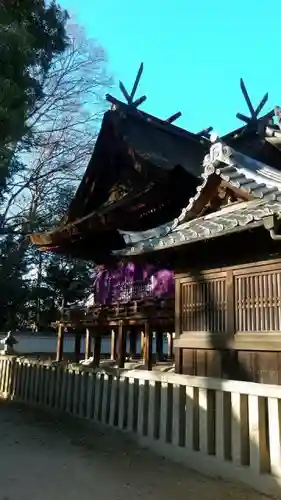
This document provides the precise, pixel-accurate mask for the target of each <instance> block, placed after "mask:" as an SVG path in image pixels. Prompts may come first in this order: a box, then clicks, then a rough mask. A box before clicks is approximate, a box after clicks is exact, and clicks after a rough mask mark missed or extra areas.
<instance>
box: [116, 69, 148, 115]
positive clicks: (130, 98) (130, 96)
mask: <svg viewBox="0 0 281 500" xmlns="http://www.w3.org/2000/svg"><path fill="white" fill-rule="evenodd" d="M142 72H143V63H141V64H140V67H139V70H138V72H137V76H136V78H135V81H134V84H133V88H132V90H131V93H130V94H129V92H127V90H126V87H125V85H124V84H123V83H122V82H121V81H120V82H119V88H120V90H121V92H122V94H123V96H124V97H125V99H126V101H127V103H128V104H129V106H134V107H135V108H137V107H138V106H140V105H141V104H142V103H143V102H144V101H146V96H145V95H143V96H142V97H139V99H136V100H135V101H134V97H135V93H136V91H137V88H138V86H139V83H140V79H141V75H142Z"/></svg>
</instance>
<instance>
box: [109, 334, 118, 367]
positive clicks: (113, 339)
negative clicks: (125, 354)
mask: <svg viewBox="0 0 281 500" xmlns="http://www.w3.org/2000/svg"><path fill="white" fill-rule="evenodd" d="M116 337H117V335H116V329H115V328H112V330H111V342H110V359H112V361H114V360H115V359H116V358H117V352H116V351H117V349H116V346H117V339H116Z"/></svg>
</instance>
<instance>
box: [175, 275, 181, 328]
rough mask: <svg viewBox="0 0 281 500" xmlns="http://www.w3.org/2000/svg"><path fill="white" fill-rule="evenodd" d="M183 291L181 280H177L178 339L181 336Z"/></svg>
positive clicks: (176, 319)
mask: <svg viewBox="0 0 281 500" xmlns="http://www.w3.org/2000/svg"><path fill="white" fill-rule="evenodd" d="M181 289H182V285H181V282H180V280H179V279H175V334H176V338H179V337H180V334H181V309H182V308H181V299H182V297H181Z"/></svg>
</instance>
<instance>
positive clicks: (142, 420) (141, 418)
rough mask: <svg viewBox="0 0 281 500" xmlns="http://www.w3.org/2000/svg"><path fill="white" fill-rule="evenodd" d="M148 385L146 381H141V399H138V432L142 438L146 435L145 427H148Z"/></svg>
mask: <svg viewBox="0 0 281 500" xmlns="http://www.w3.org/2000/svg"><path fill="white" fill-rule="evenodd" d="M147 391H148V385H147V384H146V383H145V380H141V379H140V380H139V397H138V425H137V432H138V434H140V435H141V436H143V435H144V432H145V427H146V420H147V415H146V411H145V410H146V399H147V397H148V392H147Z"/></svg>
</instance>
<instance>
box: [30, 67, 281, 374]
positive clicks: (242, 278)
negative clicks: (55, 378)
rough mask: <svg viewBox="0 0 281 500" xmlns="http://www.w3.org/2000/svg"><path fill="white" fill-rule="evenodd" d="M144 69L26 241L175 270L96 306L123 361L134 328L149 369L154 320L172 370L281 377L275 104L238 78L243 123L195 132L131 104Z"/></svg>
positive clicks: (279, 133) (99, 322) (280, 212)
mask: <svg viewBox="0 0 281 500" xmlns="http://www.w3.org/2000/svg"><path fill="white" fill-rule="evenodd" d="M141 70H142V68H140V72H139V74H138V76H137V79H136V82H135V85H134V87H133V90H132V92H131V94H129V93H128V92H127V91H126V89H124V86H123V85H122V84H121V89H122V90H123V94H124V96H125V97H126V100H127V104H124V103H121V102H120V101H117V100H116V99H114V98H112V97H111V96H108V100H109V101H110V102H111V103H112V109H111V110H110V111H108V112H107V113H106V114H105V116H104V119H103V123H102V127H101V131H100V134H99V137H98V139H97V142H96V146H95V150H94V153H93V156H92V159H91V161H90V163H89V166H88V168H87V170H86V172H85V175H84V177H83V180H82V182H81V185H80V186H79V188H78V191H77V193H76V196H75V198H74V200H73V201H72V202H71V204H70V207H69V210H68V213H67V214H66V216H65V217H64V219H63V221H62V222H61V224H60V226H59V227H58V228H56V229H54V231H52V232H48V233H43V234H37V235H31V241H32V242H33V243H34V244H36V245H37V246H38V247H39V249H40V250H43V251H46V250H49V251H53V252H57V253H62V254H65V255H70V256H73V257H80V258H84V259H89V260H92V261H93V262H96V263H100V264H103V265H104V266H105V268H107V269H116V268H118V266H120V265H122V266H126V265H129V264H130V263H132V264H133V265H134V266H135V267H136V268H137V267H140V268H143V267H145V266H152V267H153V266H154V269H155V272H160V271H161V270H169V271H170V272H171V273H173V276H174V288H175V292H173V293H172V294H170V295H169V294H168V295H166V296H165V293H164V295H163V296H159V294H158V295H157V294H156V295H155V296H152V297H151V295H150V296H149V297H147V296H146V294H145V293H143V294H142V295H141V297H140V298H136V295H134V294H135V288H134V285H133V281H132V276H130V278H129V281H128V279H127V278H124V280H125V281H124V282H125V283H127V284H128V282H129V283H130V287H129V288H130V291H131V292H130V294H127V296H126V294H125V296H126V297H125V298H124V296H123V298H122V299H120V296H121V295H122V294H121V295H119V296H118V294H117V300H115V299H116V294H115V295H114V293H112V294H111V295H109V296H107V299H106V300H103V301H101V302H100V303H99V304H98V305H95V306H94V308H93V310H92V313H93V311H96V312H97V313H96V316H95V318H96V319H95V321H94V320H93V318H92V320H91V321H92V323H91V327H92V329H93V330H94V329H95V333H94V339H99V338H100V333H99V332H100V330H99V329H100V328H105V327H106V328H107V329H108V330H110V329H112V327H114V329H115V331H117V337H118V341H117V351H118V352H117V354H115V353H114V351H115V347H114V345H115V343H114V342H112V346H113V347H112V353H113V354H112V355H113V356H115V357H117V359H118V365H119V366H120V367H122V366H124V360H125V355H126V353H125V350H126V349H125V344H126V340H125V337H126V333H125V332H126V331H129V330H130V328H131V327H132V326H134V328H136V329H139V330H140V331H143V332H144V339H145V343H144V344H145V346H144V358H145V364H146V366H147V368H148V369H151V367H152V332H153V331H156V332H157V329H158V330H159V331H160V330H161V331H162V332H163V331H169V332H173V331H175V342H174V346H173V351H174V355H175V368H176V371H177V372H178V373H184V374H190V375H202V376H213V377H220V378H231V379H242V380H252V381H257V382H258V381H259V382H266V383H281V368H280V367H281V355H280V354H279V351H280V350H281V302H280V295H281V258H280V251H281V227H280V222H279V221H280V218H281V152H280V149H281V127H280V109H279V108H276V109H275V110H272V111H270V112H269V113H267V114H266V115H264V116H262V117H261V118H259V116H258V115H259V114H260V112H261V110H262V108H263V107H264V105H265V103H266V102H267V99H268V96H267V94H266V95H265V96H264V98H263V99H262V100H261V102H260V104H259V105H258V106H257V108H256V109H255V108H254V107H253V105H252V103H251V100H250V98H249V95H248V92H247V90H246V87H245V85H244V82H243V80H241V82H240V85H241V90H242V93H243V95H244V97H245V100H246V103H247V104H248V107H249V111H250V116H249V117H246V116H244V115H241V114H239V113H238V115H237V116H238V118H240V119H241V120H243V121H244V122H245V125H244V126H243V127H241V128H239V129H237V130H235V131H233V132H231V133H229V134H227V135H225V136H224V137H222V138H221V139H219V138H218V137H217V136H216V135H214V134H212V136H211V137H210V136H209V132H210V130H211V129H210V128H209V129H206V130H203V131H201V132H200V133H199V134H193V133H191V132H187V131H184V130H182V129H180V128H179V127H176V126H175V125H174V124H173V123H172V122H173V120H174V118H176V117H177V116H178V114H176V115H174V116H173V117H171V118H169V119H168V120H159V119H157V118H155V117H153V116H150V115H148V114H146V113H144V112H142V111H140V110H139V109H138V104H139V103H140V102H143V101H144V97H142V98H140V99H138V100H136V101H134V95H135V91H136V87H137V83H138V81H139V77H140V73H141ZM150 278H152V275H150ZM121 281H122V280H121ZM152 281H153V280H152ZM162 281H163V280H162ZM147 284H148V283H147V281H146V282H145V283H143V285H142V287H143V288H144V289H145V288H146V286H147ZM150 284H151V280H150ZM119 285H120V286H119V292H120V290H121V289H122V283H119ZM156 288H157V287H156ZM164 288H165V287H164ZM152 295H153V294H152ZM118 297H119V298H118ZM129 310H130V313H129V312H128V311H129ZM159 311H160V312H159ZM88 314H91V313H90V311H89V312H88V313H87V315H88ZM87 315H85V313H84V317H83V319H81V318H80V320H79V321H80V322H81V325H83V328H84V327H85V328H87V324H86V323H87V321H86V317H87ZM160 320H161V321H160ZM76 323H77V321H76ZM64 324H65V322H64ZM60 332H62V328H61V329H60ZM130 337H131V336H130ZM156 338H157V333H156ZM158 338H160V337H158ZM132 339H133V335H132ZM133 342H134V341H133V340H132V343H133ZM78 343H79V341H78V340H77V345H78ZM96 343H97V351H96V353H97V354H96V359H97V360H98V358H99V349H100V347H99V345H100V344H99V343H100V340H97V341H96ZM158 344H159V341H158ZM132 350H133V347H132ZM59 357H60V353H59Z"/></svg>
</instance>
